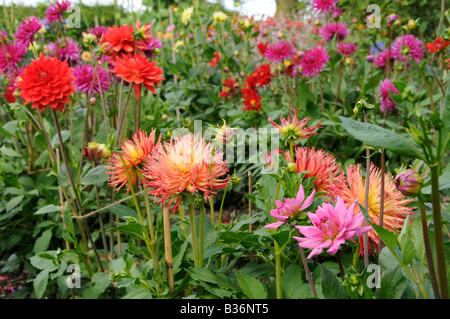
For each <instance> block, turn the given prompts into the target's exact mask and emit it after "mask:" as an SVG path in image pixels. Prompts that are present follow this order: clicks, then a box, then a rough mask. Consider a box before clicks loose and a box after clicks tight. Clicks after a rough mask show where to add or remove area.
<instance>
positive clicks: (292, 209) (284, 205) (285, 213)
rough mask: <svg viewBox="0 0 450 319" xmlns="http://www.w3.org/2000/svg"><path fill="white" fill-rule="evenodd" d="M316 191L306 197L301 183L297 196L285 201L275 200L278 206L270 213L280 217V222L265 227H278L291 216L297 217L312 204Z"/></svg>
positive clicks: (277, 217)
mask: <svg viewBox="0 0 450 319" xmlns="http://www.w3.org/2000/svg"><path fill="white" fill-rule="evenodd" d="M315 193H316V191H315V190H313V191H312V193H311V195H309V196H308V198H306V199H305V191H304V190H303V185H301V184H300V187H299V189H298V193H297V197H296V198H285V199H284V202H282V201H279V200H277V201H276V202H275V204H276V205H277V208H276V209H272V210H271V211H270V215H272V217H274V218H276V219H278V222H275V223H272V224H269V225H266V226H264V227H266V228H269V229H276V228H278V227H280V226H281V225H283V224H284V223H286V222H287V221H288V219H289V217H292V218H295V217H296V216H297V215H298V214H299V213H300V212H301V211H303V210H305V209H306V208H308V207H309V206H311V204H312V202H313V200H314V194H315Z"/></svg>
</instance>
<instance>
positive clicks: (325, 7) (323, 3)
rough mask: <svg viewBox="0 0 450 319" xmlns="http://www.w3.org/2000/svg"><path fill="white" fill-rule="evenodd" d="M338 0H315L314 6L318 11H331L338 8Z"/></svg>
mask: <svg viewBox="0 0 450 319" xmlns="http://www.w3.org/2000/svg"><path fill="white" fill-rule="evenodd" d="M336 2H337V0H313V2H312V7H313V9H314V10H316V11H317V13H329V12H332V11H334V9H335V8H336Z"/></svg>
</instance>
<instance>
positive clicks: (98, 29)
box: [87, 25, 108, 41]
mask: <svg viewBox="0 0 450 319" xmlns="http://www.w3.org/2000/svg"><path fill="white" fill-rule="evenodd" d="M87 31H88V33H89V34H92V35H95V37H96V38H97V41H100V39H101V38H102V35H103V34H105V33H106V31H108V28H107V27H104V26H102V25H98V26H95V27H92V28H90V29H89V30H87Z"/></svg>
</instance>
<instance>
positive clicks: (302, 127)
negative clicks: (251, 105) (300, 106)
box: [269, 107, 321, 141]
mask: <svg viewBox="0 0 450 319" xmlns="http://www.w3.org/2000/svg"><path fill="white" fill-rule="evenodd" d="M292 109H293V111H294V116H292V119H291V115H288V117H286V118H284V117H281V116H280V120H281V125H279V124H275V123H274V122H273V121H272V119H271V118H270V117H269V121H270V123H272V125H273V126H274V127H275V128H276V129H277V130H278V131H279V132H280V133H281V135H283V137H284V138H285V139H286V140H288V141H298V140H300V139H307V138H309V137H311V136H313V135H316V134H317V132H314V130H316V129H317V128H319V126H320V123H321V122H319V124H317V125H316V126H314V127H306V124H307V123H308V121H309V120H310V118H309V117H305V118H304V119H303V120H301V121H300V120H299V119H298V116H297V109H296V108H295V107H292Z"/></svg>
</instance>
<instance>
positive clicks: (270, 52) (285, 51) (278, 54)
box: [264, 41, 295, 62]
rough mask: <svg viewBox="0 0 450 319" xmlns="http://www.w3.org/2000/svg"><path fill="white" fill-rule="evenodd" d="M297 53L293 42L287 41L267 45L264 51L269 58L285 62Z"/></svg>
mask: <svg viewBox="0 0 450 319" xmlns="http://www.w3.org/2000/svg"><path fill="white" fill-rule="evenodd" d="M294 54H295V48H294V44H293V43H288V42H287V41H280V42H277V43H274V44H272V45H270V46H268V47H267V49H266V50H265V52H264V55H265V56H266V58H267V60H269V61H276V62H283V60H289V59H290V58H292V56H293V55H294Z"/></svg>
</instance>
